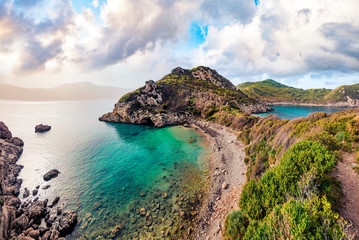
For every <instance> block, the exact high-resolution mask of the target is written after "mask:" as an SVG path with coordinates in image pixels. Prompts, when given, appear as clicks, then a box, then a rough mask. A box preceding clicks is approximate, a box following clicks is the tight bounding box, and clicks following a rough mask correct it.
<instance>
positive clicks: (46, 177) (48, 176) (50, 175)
mask: <svg viewBox="0 0 359 240" xmlns="http://www.w3.org/2000/svg"><path fill="white" fill-rule="evenodd" d="M59 173H60V171H59V170H57V169H52V170H50V171H48V172H47V173H46V174H45V175H44V177H43V178H44V180H45V181H49V180H51V179H53V178H55V177H57V176H58V175H59Z"/></svg>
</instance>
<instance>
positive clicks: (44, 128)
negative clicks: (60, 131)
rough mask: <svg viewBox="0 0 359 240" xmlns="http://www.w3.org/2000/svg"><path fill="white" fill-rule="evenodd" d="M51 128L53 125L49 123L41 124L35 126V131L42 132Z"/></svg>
mask: <svg viewBox="0 0 359 240" xmlns="http://www.w3.org/2000/svg"><path fill="white" fill-rule="evenodd" d="M50 129H51V126H49V125H44V124H39V125H37V126H36V127H35V132H39V133H42V132H47V131H49V130H50Z"/></svg>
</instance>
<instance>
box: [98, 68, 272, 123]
mask: <svg viewBox="0 0 359 240" xmlns="http://www.w3.org/2000/svg"><path fill="white" fill-rule="evenodd" d="M268 110H270V108H269V107H266V106H265V105H264V104H261V103H259V102H258V101H256V100H254V99H252V98H249V97H247V96H246V95H245V94H244V93H243V92H242V91H240V90H237V89H236V87H235V86H234V85H233V84H232V83H231V82H230V81H229V80H227V79H226V78H224V77H223V76H221V75H220V74H218V73H217V72H216V70H213V69H210V68H208V67H203V66H200V67H197V68H194V69H190V70H188V69H182V68H180V67H178V68H175V69H173V70H172V72H171V73H170V74H168V75H166V76H164V77H163V78H162V79H160V80H158V81H157V82H154V81H152V80H150V81H147V82H146V84H145V86H144V87H141V88H139V89H137V90H136V91H134V92H131V93H128V94H126V95H125V96H123V97H122V98H121V99H120V100H119V101H118V103H117V104H116V106H115V108H114V110H113V112H111V113H108V114H105V115H104V116H102V117H101V118H100V120H104V121H112V122H125V123H136V124H153V125H155V126H157V127H163V126H167V125H175V124H181V123H184V122H186V121H188V120H190V119H191V118H193V117H195V118H201V119H205V120H212V121H216V122H219V123H223V124H225V125H226V126H230V125H233V127H236V126H237V125H243V124H245V123H246V122H247V120H246V119H247V118H250V117H251V116H250V114H249V113H258V112H267V111H268Z"/></svg>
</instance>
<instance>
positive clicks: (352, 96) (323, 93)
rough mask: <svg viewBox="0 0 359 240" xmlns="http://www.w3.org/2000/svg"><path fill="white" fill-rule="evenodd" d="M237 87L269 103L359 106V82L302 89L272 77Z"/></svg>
mask: <svg viewBox="0 0 359 240" xmlns="http://www.w3.org/2000/svg"><path fill="white" fill-rule="evenodd" d="M237 89H239V90H241V91H242V92H243V93H245V94H246V95H247V96H248V97H251V98H255V99H259V100H261V101H265V102H267V103H269V104H278V103H294V104H316V105H330V106H338V107H355V106H359V84H354V85H347V86H340V87H338V88H336V89H334V90H331V89H325V88H321V89H306V90H305V89H300V88H294V87H290V86H287V85H284V84H281V83H278V82H276V81H274V80H272V79H267V80H264V81H260V82H246V83H242V84H239V85H238V86H237Z"/></svg>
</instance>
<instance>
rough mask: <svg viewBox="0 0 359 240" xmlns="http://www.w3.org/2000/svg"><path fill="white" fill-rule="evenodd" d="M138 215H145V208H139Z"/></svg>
mask: <svg viewBox="0 0 359 240" xmlns="http://www.w3.org/2000/svg"><path fill="white" fill-rule="evenodd" d="M140 215H141V216H145V215H146V209H145V208H141V209H140Z"/></svg>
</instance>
